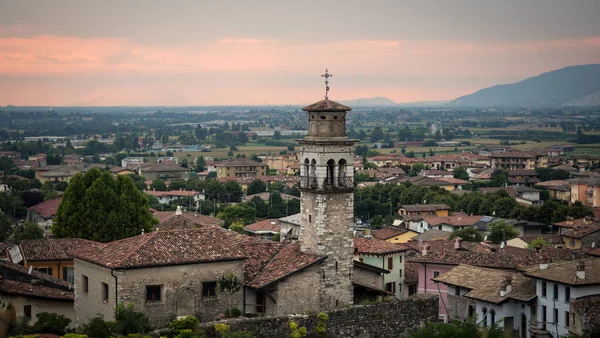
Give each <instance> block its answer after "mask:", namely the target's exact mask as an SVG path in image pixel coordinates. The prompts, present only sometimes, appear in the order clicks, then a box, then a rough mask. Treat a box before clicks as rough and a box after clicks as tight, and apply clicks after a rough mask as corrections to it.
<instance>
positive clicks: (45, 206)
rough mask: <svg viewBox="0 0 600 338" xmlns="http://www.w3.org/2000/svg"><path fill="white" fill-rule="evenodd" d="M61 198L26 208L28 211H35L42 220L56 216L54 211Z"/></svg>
mask: <svg viewBox="0 0 600 338" xmlns="http://www.w3.org/2000/svg"><path fill="white" fill-rule="evenodd" d="M61 200H62V198H57V199H53V200H49V201H45V202H42V203H40V204H36V205H34V206H31V207H29V208H27V210H30V211H36V212H37V213H38V214H40V216H42V217H43V218H50V217H53V216H54V215H56V210H57V209H58V205H59V204H60V201H61Z"/></svg>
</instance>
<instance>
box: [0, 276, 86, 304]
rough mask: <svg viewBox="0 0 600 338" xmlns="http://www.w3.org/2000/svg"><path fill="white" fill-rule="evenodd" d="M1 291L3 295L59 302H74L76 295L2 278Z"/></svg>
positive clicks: (0, 278)
mask: <svg viewBox="0 0 600 338" xmlns="http://www.w3.org/2000/svg"><path fill="white" fill-rule="evenodd" d="M0 291H2V293H6V294H11V295H18V296H25V297H34V298H42V299H51V300H59V301H68V302H73V301H74V300H75V295H74V294H73V292H69V291H64V290H59V289H54V288H49V287H47V286H41V285H31V284H30V283H24V282H17V281H13V280H8V279H4V277H0Z"/></svg>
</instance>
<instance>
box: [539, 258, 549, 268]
mask: <svg viewBox="0 0 600 338" xmlns="http://www.w3.org/2000/svg"><path fill="white" fill-rule="evenodd" d="M547 268H548V258H547V257H546V255H545V254H542V255H541V256H540V270H546V269H547Z"/></svg>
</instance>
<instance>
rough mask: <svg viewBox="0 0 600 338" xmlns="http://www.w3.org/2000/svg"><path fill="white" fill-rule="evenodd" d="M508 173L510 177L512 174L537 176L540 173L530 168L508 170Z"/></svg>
mask: <svg viewBox="0 0 600 338" xmlns="http://www.w3.org/2000/svg"><path fill="white" fill-rule="evenodd" d="M506 174H507V175H508V177H511V176H537V175H538V173H537V171H535V170H528V169H523V170H507V171H506Z"/></svg>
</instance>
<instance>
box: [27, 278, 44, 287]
mask: <svg viewBox="0 0 600 338" xmlns="http://www.w3.org/2000/svg"><path fill="white" fill-rule="evenodd" d="M29 283H30V284H31V285H32V286H41V285H42V280H41V279H31V281H30V282H29Z"/></svg>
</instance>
